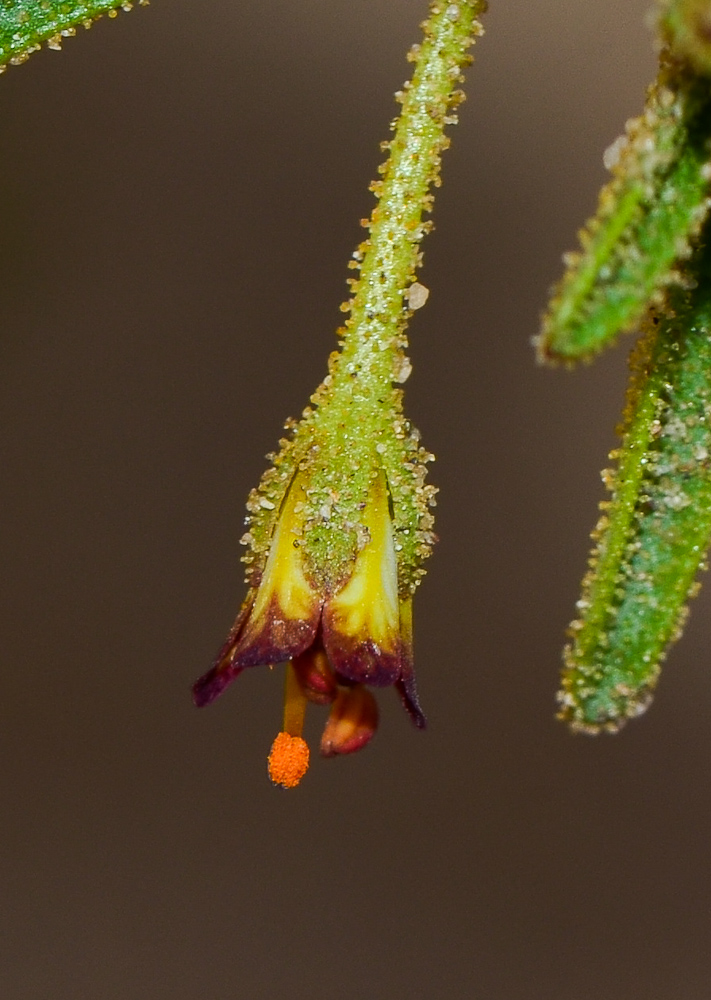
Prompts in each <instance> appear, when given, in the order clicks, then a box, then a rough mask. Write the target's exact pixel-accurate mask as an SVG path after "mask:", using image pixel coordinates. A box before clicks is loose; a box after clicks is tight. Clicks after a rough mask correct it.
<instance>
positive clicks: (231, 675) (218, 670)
mask: <svg viewBox="0 0 711 1000" xmlns="http://www.w3.org/2000/svg"><path fill="white" fill-rule="evenodd" d="M241 673H242V669H241V668H238V669H234V668H233V667H224V666H223V667H213V668H212V669H211V670H208V672H207V673H206V674H203V676H202V677H200V678H199V680H197V681H195V683H194V684H193V703H194V704H195V705H196V706H197V707H198V708H203V707H204V706H205V705H209V704H211V703H212V702H213V701H214V700H215V699H216V698H219V697H220V695H221V694H222V692H223V691H224V690H225V688H226V687H228V686H229V685H230V684H231V683H232V681H233V680H234V679H235V677H237V676H238V675H239V674H241Z"/></svg>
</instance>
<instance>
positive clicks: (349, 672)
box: [322, 605, 400, 687]
mask: <svg viewBox="0 0 711 1000" xmlns="http://www.w3.org/2000/svg"><path fill="white" fill-rule="evenodd" d="M328 611H329V609H328V605H327V606H326V607H325V608H324V612H323V628H322V634H323V645H324V647H325V649H326V653H327V655H328V659H329V662H330V664H331V666H332V667H333V669H334V670H335V671H336V673H337V674H338V675H339V676H340V677H345V678H346V679H347V680H349V681H353V682H354V683H355V684H370V685H371V687H388V685H390V684H394V683H395V681H396V680H397V679H398V676H399V674H400V649H399V646H400V643H399V641H398V640H396V641H395V642H394V643H393V646H394V649H384V648H383V647H382V646H380V645H379V644H378V643H377V642H374V641H373V639H370V638H364V639H360V638H357V637H354V636H349V635H347V634H346V633H344V632H343V631H341V630H340V629H339V628H335V627H333V624H332V619H331V616H330V615H329V613H328Z"/></svg>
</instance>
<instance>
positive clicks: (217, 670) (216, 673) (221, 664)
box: [193, 590, 255, 708]
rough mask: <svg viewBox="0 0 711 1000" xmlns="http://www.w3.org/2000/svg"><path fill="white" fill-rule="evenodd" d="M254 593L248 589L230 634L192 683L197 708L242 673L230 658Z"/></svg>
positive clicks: (210, 700)
mask: <svg viewBox="0 0 711 1000" xmlns="http://www.w3.org/2000/svg"><path fill="white" fill-rule="evenodd" d="M254 595H255V591H254V590H250V591H249V593H248V594H247V596H246V597H245V599H244V601H243V602H242V607H241V608H240V609H239V614H238V615H237V617H236V618H235V621H234V624H233V626H232V628H231V629H230V634H229V635H228V636H227V639H226V640H225V642H224V644H223V645H222V647H221V649H220V651H219V653H218V654H217V656H216V657H215V659H214V660H213V662H212V666H211V667H210V669H209V670H208V672H207V673H206V674H203V675H202V677H200V678H199V679H198V680H197V681H196V682H195V683H194V684H193V703H194V704H195V705H196V706H197V707H198V708H202V707H203V706H204V705H209V704H210V703H211V702H213V701H214V700H215V698H219V696H220V695H221V694H222V692H223V691H224V690H225V688H226V687H227V686H228V685H229V684H231V683H232V681H233V680H234V679H235V678H236V677H238V676H239V674H241V673H242V668H241V667H239V668H237V667H235V666H234V665H233V663H232V660H233V656H234V649H235V646H236V644H237V642H238V640H239V636H240V633H241V631H242V627H243V625H244V623H245V621H246V620H247V616H248V615H249V613H250V611H251V610H252V605H253V604H254Z"/></svg>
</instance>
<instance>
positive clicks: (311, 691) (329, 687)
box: [291, 639, 338, 705]
mask: <svg viewBox="0 0 711 1000" xmlns="http://www.w3.org/2000/svg"><path fill="white" fill-rule="evenodd" d="M291 665H292V667H293V669H294V673H295V674H296V676H297V678H298V680H299V684H300V685H301V690H302V691H303V692H304V694H305V695H306V697H307V698H308V699H309V701H311V702H313V703H314V704H316V705H330V704H331V702H332V701H333V700H334V699H335V697H336V695H337V693H338V685H337V683H336V675H335V674H334V672H333V670H332V669H331V665H330V664H329V662H328V657H327V655H326V650H325V649H324V648H323V645H322V644H321V642H320V641H319V639H316V641H315V642H314V643H313V645H311V646H309V647H308V648H307V649H305V650H304V652H303V653H300V654H299V656H295V657H294V659H293V660H292V661H291Z"/></svg>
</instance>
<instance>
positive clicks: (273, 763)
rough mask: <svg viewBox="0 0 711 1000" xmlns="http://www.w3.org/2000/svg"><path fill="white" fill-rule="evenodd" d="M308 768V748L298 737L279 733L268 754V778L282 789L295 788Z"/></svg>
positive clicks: (304, 741)
mask: <svg viewBox="0 0 711 1000" xmlns="http://www.w3.org/2000/svg"><path fill="white" fill-rule="evenodd" d="M308 768H309V747H308V744H307V743H306V740H303V739H302V738H301V737H300V736H290V735H289V734H288V733H279V735H278V736H277V738H276V739H275V740H274V742H273V743H272V748H271V750H270V752H269V777H270V778H271V779H272V781H273V782H274V784H275V785H281V787H282V788H296V786H297V785H298V784H299V782H300V781H301V779H302V778H303V776H304V775H305V774H306V772H307V771H308Z"/></svg>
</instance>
